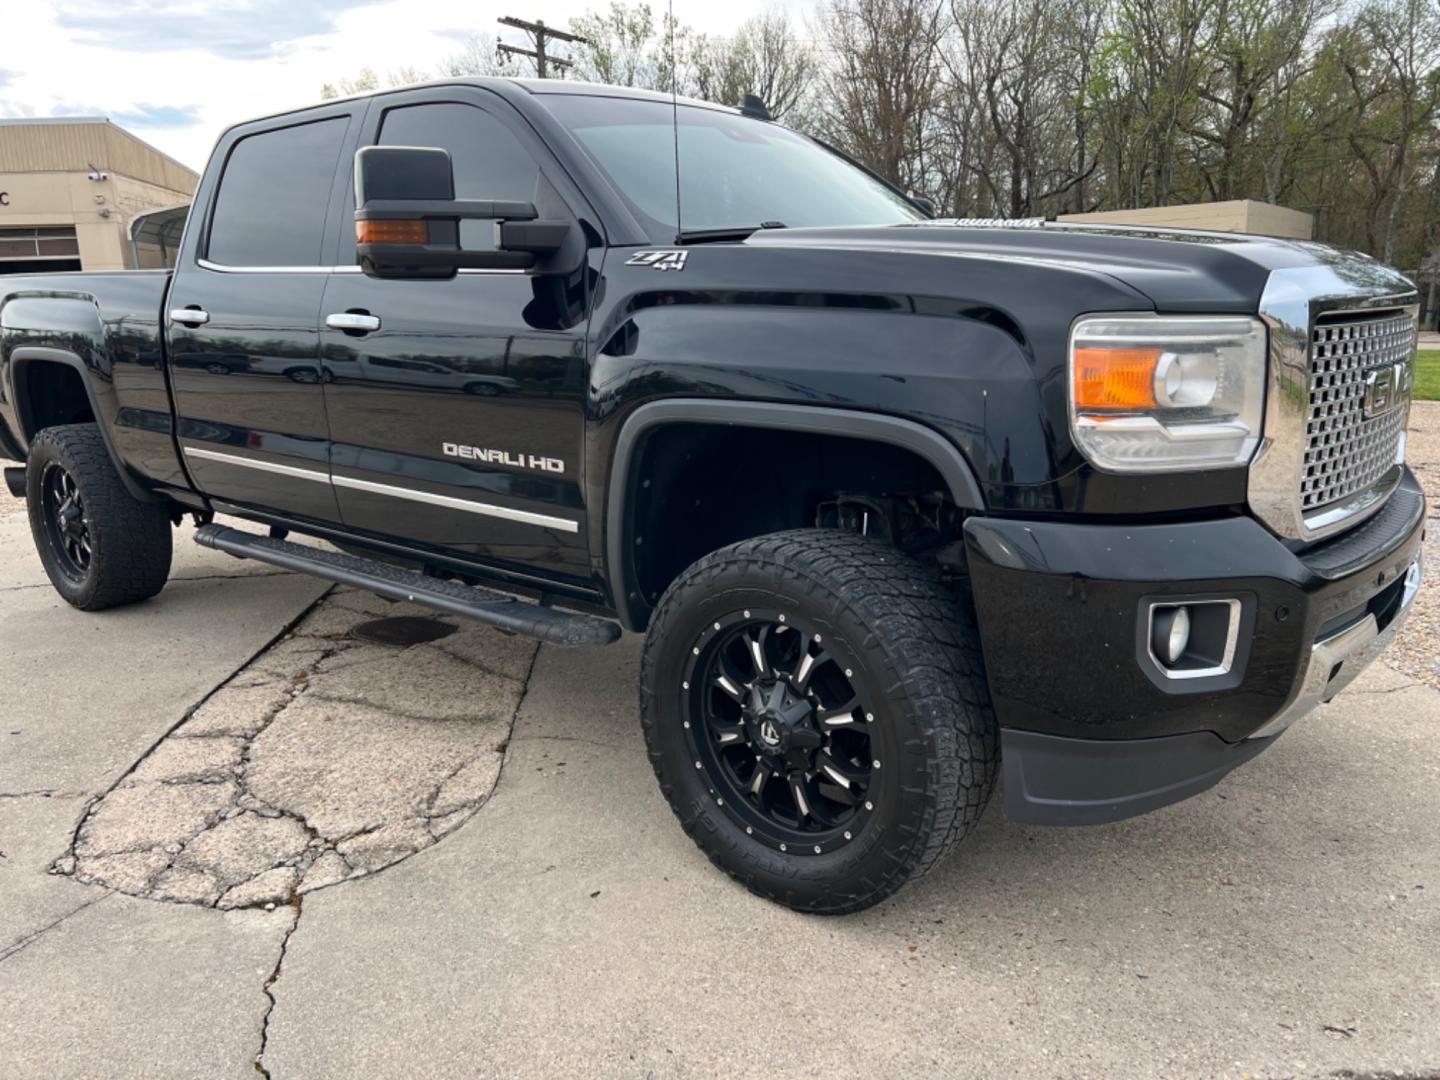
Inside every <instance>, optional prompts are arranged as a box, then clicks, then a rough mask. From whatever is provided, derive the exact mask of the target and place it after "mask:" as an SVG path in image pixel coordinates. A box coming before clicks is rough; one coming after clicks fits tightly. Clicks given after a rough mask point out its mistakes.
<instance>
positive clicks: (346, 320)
mask: <svg viewBox="0 0 1440 1080" xmlns="http://www.w3.org/2000/svg"><path fill="white" fill-rule="evenodd" d="M325 325H326V326H328V327H329V328H330V329H331V330H363V331H365V332H366V333H369V332H370V331H372V330H379V329H380V316H378V315H357V314H356V313H355V312H353V311H338V312H336V313H335V314H334V315H326V316H325Z"/></svg>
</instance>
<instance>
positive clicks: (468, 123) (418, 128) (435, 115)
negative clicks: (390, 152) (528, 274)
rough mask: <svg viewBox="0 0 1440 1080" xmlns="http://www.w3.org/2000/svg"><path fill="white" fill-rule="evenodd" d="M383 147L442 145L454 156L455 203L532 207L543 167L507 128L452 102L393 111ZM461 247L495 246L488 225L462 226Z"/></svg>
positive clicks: (388, 115) (386, 124)
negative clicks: (480, 201) (501, 201)
mask: <svg viewBox="0 0 1440 1080" xmlns="http://www.w3.org/2000/svg"><path fill="white" fill-rule="evenodd" d="M378 142H379V143H380V145H382V146H438V147H441V148H442V149H445V150H448V151H450V166H451V168H452V169H454V171H455V197H456V198H457V199H512V200H515V201H518V202H530V201H531V200H532V199H534V198H535V183H536V181H537V180H538V179H539V176H540V167H539V166H538V165H537V164H536V163H535V159H534V158H533V157H531V156H530V151H528V150H526V149H525V147H524V146H523V145H521V143H520V140H519V139H517V138H516V137H515V136H514V135H513V134H512V133H511V131H510V129H509V128H507V127H506V126H505V125H504V124H502V123H501V122H500V121H499V120H497V119H495V117H493V116H491V115H490V114H489V113H487V112H485V110H483V109H477V108H476V107H475V106H473V105H461V104H455V103H450V102H444V103H438V102H437V103H435V104H430V105H406V106H403V107H402V108H398V109H391V110H390V111H389V112H387V113H386V114H385V119H384V121H383V122H382V123H381V126H380V137H379V139H378ZM460 246H461V247H464V248H469V249H472V250H478V249H489V248H493V247H494V246H495V243H494V229H493V227H492V225H491V223H490V222H488V221H462V222H461V223H460Z"/></svg>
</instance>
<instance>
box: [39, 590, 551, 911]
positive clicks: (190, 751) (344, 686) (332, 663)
mask: <svg viewBox="0 0 1440 1080" xmlns="http://www.w3.org/2000/svg"><path fill="white" fill-rule="evenodd" d="M396 614H412V615H414V614H423V615H426V616H427V617H428V616H429V613H428V612H423V611H422V610H421V609H417V608H414V607H413V605H405V604H391V603H389V602H388V601H385V600H380V599H377V598H374V597H370V596H367V595H364V594H360V593H356V592H353V591H350V590H344V589H338V590H335V591H334V592H332V593H331V594H330V595H329V596H327V597H326V598H325V599H324V600H322V601H321V602H320V603H319V604H318V605H316V606H315V607H314V608H313V609H312V610H311V611H310V612H309V613H308V614H306V616H305V617H304V618H303V619H302V620H300V621H299V622H298V623H297V624H296V625H295V627H294V628H293V630H292V631H291V633H290V634H288V635H287V636H286V637H285V638H284V639H283V640H281V641H279V642H277V643H276V645H275V646H274V647H273V648H271V649H269V650H266V651H265V652H264V653H262V654H261V655H259V656H257V657H255V659H254V660H252V661H251V662H250V663H249V664H246V665H245V666H244V667H242V668H241V669H240V670H239V671H237V672H236V673H235V674H234V676H233V677H232V678H230V679H228V680H227V681H226V682H225V683H224V684H223V685H222V686H220V687H219V688H218V689H217V690H216V691H215V692H214V693H212V694H211V695H210V696H209V697H208V698H206V700H205V701H203V702H202V703H201V704H200V705H199V706H198V707H197V708H196V709H195V710H194V711H193V712H192V713H191V714H190V716H189V717H187V718H186V719H185V721H184V722H183V723H181V724H179V725H178V726H177V727H175V729H174V730H173V731H171V732H170V733H169V734H168V735H167V736H166V737H165V738H164V739H162V740H160V741H159V742H158V743H156V745H155V746H153V747H152V748H151V749H150V751H149V752H148V753H147V754H146V755H145V756H144V757H143V758H141V759H140V760H139V761H138V762H136V764H135V766H134V768H132V769H131V770H130V771H129V773H128V774H127V775H125V776H124V777H123V778H122V779H121V780H120V781H119V783H118V784H117V785H116V786H115V787H114V788H113V789H112V790H110V791H109V792H107V793H105V795H104V796H103V797H102V798H100V799H99V800H98V801H96V802H95V803H94V804H93V805H92V806H91V807H90V808H89V810H88V812H87V813H86V814H85V816H84V818H83V819H82V820H81V822H80V824H79V827H78V828H77V830H76V833H75V840H74V844H73V845H72V847H71V849H70V850H69V851H67V852H66V853H65V855H64V856H62V857H61V858H60V859H58V860H57V861H56V864H55V867H54V870H55V872H56V873H63V874H73V876H74V877H75V879H76V880H77V881H79V882H81V883H83V884H87V885H99V886H104V887H106V888H112V889H116V890H118V891H120V892H123V893H128V894H129V895H132V896H137V897H147V898H150V899H155V900H165V901H171V902H175V903H188V904H200V905H204V906H214V907H219V908H235V907H255V906H266V905H270V906H273V905H277V904H284V903H287V902H289V901H290V899H291V898H292V897H294V896H296V895H298V894H302V893H308V892H312V891H314V890H315V889H318V888H324V887H328V886H331V885H336V884H338V883H340V882H341V881H345V880H347V879H349V878H352V877H358V876H363V875H365V874H370V873H374V872H375V871H377V870H382V869H384V868H385V867H387V866H390V865H391V864H393V863H396V862H399V861H401V860H402V859H406V858H408V857H410V856H411V855H414V854H415V853H416V852H418V851H421V850H423V849H425V848H427V847H429V846H431V845H432V844H434V843H436V842H437V841H439V840H440V839H441V838H443V837H444V836H445V835H447V834H448V833H450V832H453V831H454V830H455V829H456V828H458V827H459V826H460V825H461V824H463V823H464V822H465V820H466V819H468V818H469V817H470V816H471V815H472V814H473V813H474V812H475V811H476V810H477V809H478V808H479V807H480V806H481V805H482V804H483V803H484V802H485V800H486V799H487V798H488V797H489V795H490V791H491V788H492V787H493V786H494V783H495V779H496V777H497V776H498V775H499V772H500V764H501V760H502V756H503V747H504V745H505V743H506V740H507V739H508V738H509V735H510V724H511V720H512V718H513V716H514V714H515V710H516V707H517V706H518V704H519V701H520V696H521V693H522V691H523V689H524V685H525V677H526V675H527V674H528V672H529V669H530V665H531V663H532V662H533V659H534V655H535V649H536V646H535V644H534V643H533V642H530V641H528V640H525V639H522V638H517V637H513V636H508V635H505V634H502V633H500V632H499V631H495V630H491V629H488V628H485V627H480V626H476V625H474V624H462V623H461V622H460V621H459V620H456V621H455V622H453V623H452V624H451V625H453V626H454V627H455V632H454V633H453V634H451V635H450V636H448V637H446V638H445V639H443V641H442V642H438V643H435V644H422V645H416V646H413V647H410V648H397V647H390V646H376V645H370V644H365V643H362V642H358V641H357V640H356V639H355V638H353V637H352V636H351V634H352V631H353V630H354V628H355V627H356V626H357V625H359V624H361V623H363V622H366V621H368V620H370V619H372V618H375V617H376V616H382V615H383V616H388V615H396ZM442 621H443V620H442ZM458 688H463V689H462V690H461V691H460V692H458V693H457V689H458Z"/></svg>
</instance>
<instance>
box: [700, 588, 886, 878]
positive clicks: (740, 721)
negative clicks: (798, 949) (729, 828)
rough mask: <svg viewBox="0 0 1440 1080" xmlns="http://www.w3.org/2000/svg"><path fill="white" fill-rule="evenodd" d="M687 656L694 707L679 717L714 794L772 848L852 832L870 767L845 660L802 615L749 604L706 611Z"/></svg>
mask: <svg viewBox="0 0 1440 1080" xmlns="http://www.w3.org/2000/svg"><path fill="white" fill-rule="evenodd" d="M691 658H692V659H691V663H690V665H689V666H688V669H687V671H686V678H685V679H684V680H683V684H682V690H683V692H684V693H685V694H687V695H688V696H689V698H690V706H689V709H688V711H689V713H690V714H691V715H692V716H694V717H696V718H697V719H696V721H695V722H694V723H692V722H691V721H689V720H686V721H684V722H683V723H684V729H685V731H686V733H687V737H688V741H689V744H690V746H691V748H692V749H693V751H694V754H695V763H696V766H697V768H699V769H700V771H701V772H702V773H703V774H704V776H705V779H706V781H707V782H708V783H709V785H710V786H711V789H712V791H713V792H714V793H715V797H716V803H717V805H718V806H720V807H722V808H724V809H725V810H727V811H728V814H729V816H730V817H731V818H732V819H733V820H734V821H735V823H736V824H737V825H739V826H740V827H741V828H743V829H744V830H745V833H746V835H747V836H752V837H754V838H755V839H756V840H757V841H759V842H760V843H764V844H767V845H769V846H771V847H773V848H775V849H776V850H778V851H782V852H792V851H793V852H795V853H796V854H805V853H807V852H808V853H811V854H816V855H819V854H822V853H824V852H825V851H827V850H833V849H834V848H835V847H836V846H838V845H841V844H845V843H848V842H849V841H851V840H853V839H854V838H855V836H856V834H858V833H859V832H860V831H861V830H862V829H863V828H864V826H865V822H866V820H867V818H868V816H869V814H870V811H872V810H873V809H874V804H873V802H872V801H871V800H870V799H869V798H868V793H869V789H870V786H871V783H872V780H873V773H874V771H875V770H877V769H879V768H881V761H880V760H879V758H878V757H877V756H876V748H875V746H874V743H873V740H872V739H871V725H872V724H873V723H874V720H875V714H874V711H873V710H872V709H871V708H870V706H868V705H867V704H866V702H865V701H864V700H863V697H862V695H861V693H860V692H859V690H858V689H857V688H856V685H855V683H854V682H853V681H852V680H853V679H854V677H855V672H854V669H853V667H847V666H846V665H847V663H853V661H849V660H845V661H842V660H841V659H839V657H838V656H837V654H836V653H834V652H833V651H831V650H829V649H827V648H826V647H825V639H824V635H823V634H821V633H818V632H816V631H815V630H814V629H812V628H811V627H810V626H809V625H807V624H806V623H805V622H803V621H802V620H798V619H795V618H794V617H793V616H791V615H787V614H786V613H784V612H780V611H776V610H760V609H742V610H740V611H737V612H734V613H732V614H731V615H729V616H726V617H724V618H722V619H721V620H719V621H717V622H715V623H714V624H713V626H712V629H711V632H710V633H709V634H708V635H706V636H705V637H702V638H701V639H700V640H699V641H697V642H696V643H695V644H694V645H693V646H692V649H691Z"/></svg>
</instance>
